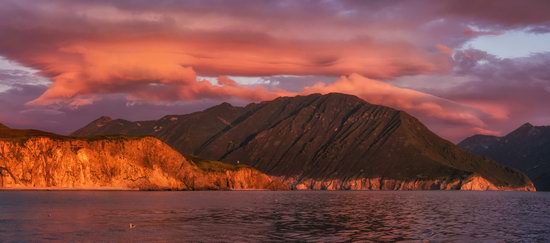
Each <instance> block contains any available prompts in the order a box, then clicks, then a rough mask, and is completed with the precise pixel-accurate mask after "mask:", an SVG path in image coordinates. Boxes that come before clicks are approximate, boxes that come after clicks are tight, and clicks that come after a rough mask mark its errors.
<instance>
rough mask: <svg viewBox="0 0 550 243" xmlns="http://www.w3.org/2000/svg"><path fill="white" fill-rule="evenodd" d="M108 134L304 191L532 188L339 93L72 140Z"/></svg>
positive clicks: (132, 125)
mask: <svg viewBox="0 0 550 243" xmlns="http://www.w3.org/2000/svg"><path fill="white" fill-rule="evenodd" d="M105 134H126V135H143V134H149V135H153V136H156V137H158V138H160V139H161V140H163V141H165V142H166V143H168V144H170V145H171V146H172V147H174V148H176V149H177V150H179V151H180V152H182V153H184V154H191V155H193V156H197V157H200V158H206V159H211V160H219V161H225V162H227V163H236V162H237V161H239V162H241V163H244V164H248V165H250V166H252V167H254V168H256V169H258V170H260V171H262V172H264V173H266V174H268V175H271V176H277V177H280V178H283V179H285V180H286V181H292V178H299V181H303V182H305V183H297V184H304V185H306V186H305V187H308V186H307V185H310V184H311V183H307V181H314V182H315V183H313V184H319V185H321V184H323V182H326V181H338V182H340V183H336V184H338V186H336V187H335V188H347V187H353V186H351V185H355V184H361V183H359V182H357V183H353V181H361V180H368V181H369V183H370V181H377V180H378V179H377V178H384V179H383V182H384V181H386V180H387V181H388V182H390V184H391V183H393V182H396V183H397V182H399V183H400V184H403V185H409V184H410V183H417V184H418V186H406V187H411V188H419V189H425V188H446V187H447V184H445V183H443V182H441V181H453V180H457V182H456V183H457V184H460V185H464V184H466V182H465V181H464V180H465V179H466V178H473V177H472V176H473V175H477V176H479V177H481V178H483V179H484V180H485V181H487V182H488V183H489V184H491V185H493V186H494V187H490V186H479V188H518V189H519V190H522V189H524V188H525V187H530V186H532V185H531V182H530V180H529V179H528V178H527V177H526V176H525V175H524V174H522V173H520V172H518V171H515V170H513V169H510V168H507V167H504V166H501V165H498V164H497V163H495V162H494V161H491V160H488V159H484V158H482V157H480V156H476V155H473V154H470V153H468V152H466V151H464V150H462V149H461V148H459V147H458V146H456V145H454V144H452V143H450V142H448V141H446V140H444V139H442V138H440V137H439V136H437V135H436V134H434V133H432V132H431V131H430V130H429V129H428V128H426V127H425V126H424V125H423V124H422V123H420V122H419V121H418V120H417V119H416V118H414V117H412V116H410V115H408V114H407V113H405V112H402V111H398V110H394V109H391V108H388V107H384V106H378V105H372V104H369V103H367V102H365V101H363V100H361V99H359V98H357V97H355V96H350V95H344V94H328V95H320V94H314V95H309V96H297V97H281V98H277V99H275V100H273V101H268V102H262V103H259V104H250V105H248V106H246V107H233V106H231V105H229V104H226V103H224V104H221V105H219V106H215V107H213V108H210V109H207V110H205V111H202V112H197V113H192V114H187V115H179V116H166V117H164V118H162V119H160V120H157V121H140V122H130V121H124V120H110V119H108V118H102V119H98V120H96V121H94V122H92V123H90V124H89V125H87V126H86V127H84V128H82V129H80V130H78V131H76V132H75V133H74V134H73V135H75V136H90V135H105ZM457 178H463V179H457ZM392 181H393V182H392ZM418 181H420V182H418ZM374 183H376V182H374ZM367 184H368V183H367ZM381 184H386V183H381ZM431 184H436V185H434V186H432V185H431ZM361 185H362V184H361ZM388 185H389V184H388ZM315 187H317V186H315ZM319 187H321V186H319ZM399 187H400V186H399ZM399 187H398V188H399ZM461 187H462V186H461ZM359 188H369V186H366V187H362V186H360V187H359ZM374 188H376V186H374ZM379 188H386V186H382V187H379ZM389 188H394V187H393V186H389ZM473 188H478V187H473Z"/></svg>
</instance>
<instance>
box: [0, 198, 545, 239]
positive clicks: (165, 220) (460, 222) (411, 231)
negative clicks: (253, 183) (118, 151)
mask: <svg viewBox="0 0 550 243" xmlns="http://www.w3.org/2000/svg"><path fill="white" fill-rule="evenodd" d="M50 241H53V242H283V241H285V242H288V241H298V242H354V241H356V242H400V241H402V242H550V193H546V192H536V193H533V192H468V191H187V192H175V191H160V192H152V191H1V192H0V242H50Z"/></svg>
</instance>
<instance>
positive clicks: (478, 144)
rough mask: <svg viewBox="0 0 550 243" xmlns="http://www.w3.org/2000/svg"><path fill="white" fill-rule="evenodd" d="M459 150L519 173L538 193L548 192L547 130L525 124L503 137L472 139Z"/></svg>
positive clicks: (549, 135) (549, 139) (549, 143)
mask: <svg viewBox="0 0 550 243" xmlns="http://www.w3.org/2000/svg"><path fill="white" fill-rule="evenodd" d="M459 146H461V147H463V148H464V149H466V150H468V151H470V152H472V153H475V154H479V155H483V156H486V157H488V158H491V159H494V160H496V161H498V162H499V163H501V164H504V165H506V166H510V167H512V168H515V169H517V170H520V171H522V172H524V173H526V174H527V175H528V176H529V177H530V178H531V179H532V180H533V183H534V184H535V187H536V188H537V190H540V191H550V126H533V125H531V124H529V123H526V124H524V125H523V126H521V127H519V128H518V129H516V130H514V131H512V132H511V133H509V134H507V135H506V136H503V137H495V136H487V135H475V136H472V137H469V138H467V139H465V140H464V141H462V142H460V143H459Z"/></svg>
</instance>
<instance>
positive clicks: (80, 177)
mask: <svg viewBox="0 0 550 243" xmlns="http://www.w3.org/2000/svg"><path fill="white" fill-rule="evenodd" d="M6 188H8V189H108V188H111V189H139V190H229V189H288V188H289V186H288V185H284V184H283V183H282V182H281V181H280V180H278V179H277V178H272V177H270V176H267V175H265V174H263V173H261V172H259V171H258V170H256V169H253V168H250V167H248V166H245V165H231V164H226V163H221V162H217V161H207V160H200V159H196V158H191V157H184V156H182V155H181V154H180V153H179V152H177V151H175V150H174V149H172V148H171V147H170V146H168V145H166V144H165V143H163V142H162V141H160V140H158V139H157V138H154V137H151V136H148V137H131V138H130V137H123V136H115V137H94V138H71V137H64V136H60V135H55V134H51V133H47V132H42V131H37V130H16V129H10V128H8V127H6V126H3V125H0V189H6Z"/></svg>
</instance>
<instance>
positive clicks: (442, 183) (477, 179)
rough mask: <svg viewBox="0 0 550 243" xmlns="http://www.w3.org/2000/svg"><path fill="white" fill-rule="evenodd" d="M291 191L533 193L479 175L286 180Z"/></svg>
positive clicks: (527, 189)
mask: <svg viewBox="0 0 550 243" xmlns="http://www.w3.org/2000/svg"><path fill="white" fill-rule="evenodd" d="M284 182H285V183H287V184H289V185H290V188H291V189H293V190H370V191H379V190H405V191H411V190H462V191H536V190H535V188H534V187H533V185H532V184H530V183H529V184H527V185H525V186H523V187H509V186H498V185H495V184H493V183H491V182H489V181H488V180H486V179H485V178H483V177H481V176H479V175H471V176H468V177H466V178H441V179H416V180H394V179H385V178H361V179H352V180H336V179H332V180H313V179H306V180H296V179H293V178H291V179H286V180H284Z"/></svg>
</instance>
